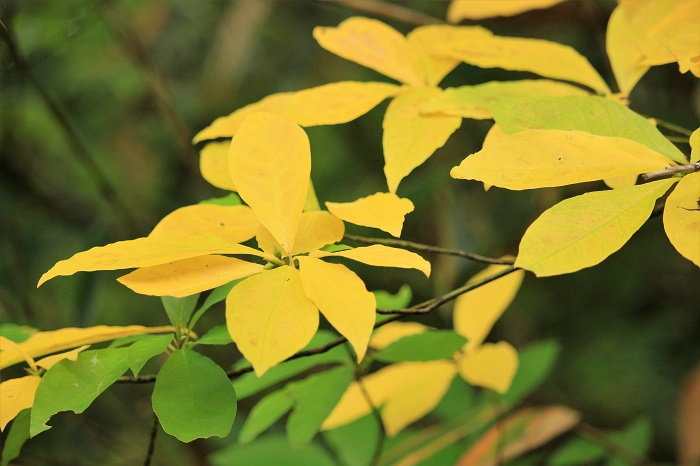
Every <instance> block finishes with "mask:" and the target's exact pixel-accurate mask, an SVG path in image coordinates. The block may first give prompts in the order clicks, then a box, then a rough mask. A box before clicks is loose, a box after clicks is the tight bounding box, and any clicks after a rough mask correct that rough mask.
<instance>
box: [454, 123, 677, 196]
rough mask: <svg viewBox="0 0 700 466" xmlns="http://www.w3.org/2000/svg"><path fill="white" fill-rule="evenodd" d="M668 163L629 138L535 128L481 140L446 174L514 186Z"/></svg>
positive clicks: (585, 178)
mask: <svg viewBox="0 0 700 466" xmlns="http://www.w3.org/2000/svg"><path fill="white" fill-rule="evenodd" d="M671 163H672V162H670V161H669V160H668V158H666V157H664V156H663V155H661V154H659V153H658V152H656V151H653V150H651V149H649V148H648V147H646V146H644V145H642V144H640V143H638V142H634V141H631V140H629V139H623V138H617V137H606V136H596V135H593V134H590V133H586V132H583V131H560V130H540V129H535V130H526V131H520V132H518V133H514V134H511V135H509V136H507V137H504V138H501V139H498V140H497V141H494V142H493V143H490V144H488V145H486V146H484V148H483V149H482V150H481V151H479V152H477V153H475V154H472V155H470V156H469V157H467V158H466V159H464V161H462V163H461V164H460V165H459V166H457V167H454V168H453V169H452V171H451V172H450V174H451V175H452V177H453V178H462V179H471V180H480V181H483V182H485V183H489V184H492V185H494V186H500V187H502V188H507V189H516V190H520V189H533V188H544V187H549V186H563V185H567V184H574V183H582V182H585V181H594V180H600V179H603V178H614V177H618V176H625V175H636V174H639V173H644V172H649V171H653V170H661V169H664V168H666V167H667V166H669V165H670V164H671Z"/></svg>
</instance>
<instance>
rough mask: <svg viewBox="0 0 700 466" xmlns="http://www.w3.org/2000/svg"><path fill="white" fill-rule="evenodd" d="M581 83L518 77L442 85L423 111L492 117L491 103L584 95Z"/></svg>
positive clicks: (465, 116)
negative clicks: (518, 79) (439, 92)
mask: <svg viewBox="0 0 700 466" xmlns="http://www.w3.org/2000/svg"><path fill="white" fill-rule="evenodd" d="M587 94H588V93H587V92H586V91H584V90H583V89H581V88H580V87H576V86H572V85H570V84H566V83H562V82H558V81H550V80H548V79H524V80H521V81H505V82H499V81H492V82H488V83H484V84H477V85H474V86H461V87H454V88H448V89H445V90H444V91H443V92H442V94H440V95H439V96H437V97H435V98H434V99H432V100H430V101H429V102H428V103H426V104H425V105H424V106H423V108H422V111H423V113H427V114H434V113H437V114H442V115H453V116H459V117H462V118H475V119H489V118H493V115H492V113H491V106H492V105H494V104H496V103H498V102H501V101H507V102H509V101H510V100H512V99H515V98H518V97H529V96H533V95H547V96H564V95H587Z"/></svg>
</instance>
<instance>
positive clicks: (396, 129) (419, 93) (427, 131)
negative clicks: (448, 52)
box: [382, 87, 462, 193]
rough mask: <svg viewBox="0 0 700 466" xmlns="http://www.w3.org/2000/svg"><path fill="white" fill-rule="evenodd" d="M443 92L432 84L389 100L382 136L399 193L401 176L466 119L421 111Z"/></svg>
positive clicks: (392, 185) (387, 170)
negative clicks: (432, 86)
mask: <svg viewBox="0 0 700 466" xmlns="http://www.w3.org/2000/svg"><path fill="white" fill-rule="evenodd" d="M441 92H442V91H441V90H440V89H437V88H429V87H425V88H418V89H410V90H407V91H405V92H403V93H401V94H399V95H398V96H397V97H396V98H394V100H392V101H391V103H390V104H389V107H388V108H387V110H386V114H385V115H384V123H383V128H384V135H383V138H382V145H383V147H384V161H385V164H384V174H385V175H386V180H387V184H388V185H389V192H391V193H395V192H396V189H397V188H398V187H399V183H400V182H401V180H403V179H404V178H405V177H406V176H408V174H409V173H411V172H412V171H413V170H414V169H415V168H416V167H418V166H419V165H421V164H422V163H423V162H425V161H426V160H427V159H428V158H429V157H430V156H431V155H433V153H434V152H435V151H436V150H437V149H439V148H441V147H442V146H443V145H444V144H445V142H447V139H448V138H449V137H450V136H451V135H452V133H454V132H455V131H456V130H457V128H459V126H460V124H461V123H462V119H461V118H459V117H454V116H443V115H422V114H421V108H422V107H423V105H425V103H426V102H428V101H430V100H431V99H433V98H435V97H437V96H438V95H440V93H441Z"/></svg>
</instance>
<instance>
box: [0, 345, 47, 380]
mask: <svg viewBox="0 0 700 466" xmlns="http://www.w3.org/2000/svg"><path fill="white" fill-rule="evenodd" d="M25 341H26V340H25ZM0 355H2V359H1V360H0V368H4V367H7V366H11V365H12V364H16V363H18V362H20V361H24V362H26V363H27V365H28V366H29V368H30V369H31V370H32V371H34V372H38V368H37V366H36V363H35V362H34V358H33V357H32V355H31V354H29V352H28V350H27V347H26V345H25V344H23V343H15V342H14V341H12V340H10V339H8V338H5V337H0ZM8 361H10V362H8Z"/></svg>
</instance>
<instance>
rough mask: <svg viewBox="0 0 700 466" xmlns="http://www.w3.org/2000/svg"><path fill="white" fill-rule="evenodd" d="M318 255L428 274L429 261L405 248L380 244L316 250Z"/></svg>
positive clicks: (427, 275)
mask: <svg viewBox="0 0 700 466" xmlns="http://www.w3.org/2000/svg"><path fill="white" fill-rule="evenodd" d="M315 255H316V256H318V257H344V258H346V259H352V260H354V261H357V262H362V263H363V264H367V265H374V266H377V267H398V268H401V269H416V270H420V271H421V272H423V274H425V276H426V277H429V276H430V262H428V261H426V260H425V259H423V258H422V257H421V256H419V255H418V254H416V253H414V252H410V251H406V250H405V249H399V248H392V247H389V246H384V245H381V244H373V245H371V246H362V247H359V248H353V249H346V250H343V251H338V252H334V253H328V252H325V251H316V252H315Z"/></svg>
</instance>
